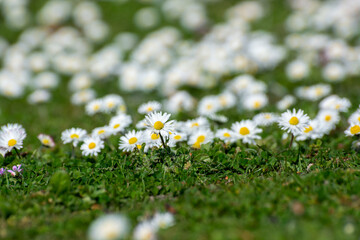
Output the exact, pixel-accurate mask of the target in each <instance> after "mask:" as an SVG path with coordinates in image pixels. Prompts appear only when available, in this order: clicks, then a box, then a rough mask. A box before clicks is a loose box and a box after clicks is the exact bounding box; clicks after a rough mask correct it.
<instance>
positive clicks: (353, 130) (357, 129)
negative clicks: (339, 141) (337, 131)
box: [345, 123, 360, 136]
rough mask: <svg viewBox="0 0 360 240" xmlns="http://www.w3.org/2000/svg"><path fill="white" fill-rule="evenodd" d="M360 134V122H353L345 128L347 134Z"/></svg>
mask: <svg viewBox="0 0 360 240" xmlns="http://www.w3.org/2000/svg"><path fill="white" fill-rule="evenodd" d="M359 134H360V124H358V123H351V124H350V126H349V127H348V129H346V130H345V135H346V136H354V135H359Z"/></svg>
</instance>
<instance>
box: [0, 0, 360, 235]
mask: <svg viewBox="0 0 360 240" xmlns="http://www.w3.org/2000/svg"><path fill="white" fill-rule="evenodd" d="M43 2H44V1H31V3H30V4H31V8H32V9H33V10H34V11H35V10H37V9H38V8H39V7H40V6H41V5H42V4H43ZM235 2H237V1H233V0H231V1H230V0H226V1H220V2H219V3H214V4H211V5H210V6H209V15H210V16H211V17H212V19H215V21H216V22H218V21H222V19H223V18H222V16H223V12H224V10H226V8H227V7H228V6H230V5H231V4H232V3H235ZM266 3H267V4H268V6H269V10H268V11H271V12H272V14H269V15H268V16H267V17H266V18H265V19H263V20H262V21H260V22H258V23H256V24H255V28H256V29H266V30H268V31H272V32H276V33H277V34H278V35H279V36H283V34H284V29H283V28H282V26H281V23H282V22H283V20H284V18H285V17H286V15H287V13H288V12H287V9H286V7H285V3H284V1H281V0H273V1H271V2H270V1H266ZM143 5H144V4H140V3H137V2H134V1H131V0H130V3H128V4H126V5H120V4H118V3H116V2H110V1H103V2H101V3H100V6H101V8H102V9H103V11H104V14H103V15H104V18H105V20H106V21H107V22H109V24H110V26H111V28H112V29H114V32H118V31H121V30H125V31H132V30H133V29H134V25H133V23H132V14H131V13H132V12H134V11H135V9H138V8H139V7H141V6H143ZM174 25H176V23H174ZM0 33H1V34H2V35H6V36H8V38H9V39H10V40H11V41H15V40H16V36H17V35H18V33H13V32H11V31H10V30H9V29H6V27H5V26H4V25H3V23H1V24H0ZM184 34H185V36H186V37H192V36H191V34H189V33H186V32H184ZM139 35H140V36H145V35H146V32H139ZM282 69H283V66H281V67H280V68H279V69H278V70H275V71H271V72H268V73H265V74H259V75H257V76H256V77H257V78H259V79H261V80H264V81H266V82H267V83H268V85H269V86H273V83H274V82H275V81H276V82H279V83H281V84H286V81H285V75H284V72H283V70H282ZM319 76H320V74H319V73H318V72H315V73H314V75H313V79H314V81H315V82H317V81H319V80H320V79H319ZM63 81H64V83H62V85H61V86H60V88H59V89H57V90H56V91H55V92H54V95H53V101H51V102H49V103H46V104H43V105H40V106H30V107H29V105H28V104H27V103H26V100H25V99H18V100H8V99H4V98H1V99H0V109H1V115H0V124H1V125H2V124H6V123H9V122H18V123H21V124H22V125H23V126H24V127H25V128H26V130H27V132H28V135H29V136H28V138H27V139H26V141H25V142H24V151H23V152H24V153H25V154H24V156H23V158H22V159H18V158H17V157H16V156H15V155H12V156H9V157H7V158H6V159H4V158H0V167H1V166H7V167H11V166H12V165H15V164H19V163H21V164H22V166H23V169H24V172H23V175H22V176H21V177H18V178H12V177H10V176H8V175H7V177H0V239H51V240H56V239H85V238H86V231H87V228H88V226H89V224H90V223H91V222H92V221H93V220H94V219H95V218H96V217H98V216H100V215H102V214H104V213H112V212H121V213H124V214H126V215H127V216H129V217H130V219H131V221H132V225H133V226H135V225H136V224H137V223H138V222H139V220H141V219H145V218H147V217H149V216H151V215H152V214H153V213H154V212H156V211H165V210H168V209H173V210H175V212H176V214H175V219H176V224H175V226H173V227H171V228H169V229H167V230H164V231H162V232H160V236H159V237H160V239H204V240H205V239H244V240H251V239H267V240H269V239H317V240H320V239H358V238H359V235H360V230H359V229H358V228H357V226H359V224H360V211H359V208H360V198H359V196H360V167H359V163H360V161H359V156H358V153H356V152H354V151H353V150H351V143H352V141H353V139H350V138H346V137H345V136H344V134H343V131H344V129H345V128H346V125H345V121H343V122H342V124H340V125H339V126H338V128H337V129H336V130H335V131H333V132H332V133H331V135H330V136H327V137H324V138H323V139H322V140H321V141H315V142H314V141H308V142H304V143H301V144H299V146H298V147H296V148H294V149H292V150H287V145H288V142H287V141H286V140H284V141H282V140H281V131H280V130H279V129H278V128H277V127H276V126H274V127H272V128H267V129H264V134H263V136H264V137H265V138H264V139H263V140H261V142H260V143H259V144H260V145H261V148H259V147H246V146H244V145H242V144H240V143H238V144H234V145H232V146H224V145H223V144H222V143H220V142H219V141H217V142H216V143H214V144H213V145H206V146H204V147H203V148H202V149H201V150H192V149H189V147H187V146H186V145H183V146H181V147H180V148H178V149H176V150H174V152H173V153H172V154H171V155H168V154H166V152H164V151H162V150H155V151H152V152H149V153H148V154H146V155H144V154H142V153H139V152H136V153H132V154H125V153H122V152H120V151H118V150H112V149H111V148H110V147H109V146H106V148H105V150H104V151H103V153H102V154H101V155H100V156H99V157H97V158H83V157H80V152H79V151H77V157H76V158H74V159H72V158H71V157H70V155H71V154H70V152H71V148H70V147H69V146H64V145H62V144H61V142H60V133H61V132H62V131H63V130H64V129H66V128H70V127H82V128H85V129H87V130H91V129H93V128H94V127H97V126H102V125H105V124H106V123H107V121H108V119H109V116H96V117H89V116H87V115H85V113H84V108H83V107H76V106H72V105H71V104H70V100H69V98H70V93H69V92H68V91H67V87H66V83H67V81H68V78H67V77H63ZM307 83H308V84H312V83H313V81H310V80H308V82H307ZM286 87H288V88H289V89H290V90H291V89H293V88H294V86H293V85H291V86H290V85H289V86H286ZM335 88H336V89H337V93H338V94H339V95H341V96H347V97H349V98H350V100H351V101H352V102H353V103H355V102H359V95H358V92H359V88H360V87H359V85H356V80H355V79H349V80H347V81H346V84H343V85H341V86H334V89H335ZM114 89H115V90H114ZM188 90H189V91H190V92H192V93H194V94H195V95H196V96H203V95H205V94H209V92H199V90H198V89H188ZM96 91H97V93H98V96H100V97H101V96H103V95H105V94H107V93H119V94H121V95H122V96H123V97H124V98H125V100H126V103H127V105H128V107H129V110H130V112H129V113H130V114H131V115H132V116H133V119H134V121H135V122H136V121H138V120H140V119H141V116H140V115H139V114H137V113H136V107H137V106H138V105H139V104H141V103H142V102H144V101H147V100H150V99H159V96H158V95H157V94H156V93H149V94H143V93H139V92H137V93H123V92H121V91H118V88H117V83H116V80H115V79H114V81H112V82H111V83H106V84H97V85H96ZM269 91H270V99H272V101H273V102H275V100H277V99H278V97H279V96H277V95H276V91H273V90H272V89H269ZM316 105H317V104H314V103H310V102H306V101H302V102H300V103H299V104H298V105H297V107H298V108H302V109H304V110H305V112H307V113H309V115H310V116H311V117H314V115H315V114H316V111H317V108H316ZM356 107H357V106H353V109H354V108H356ZM266 110H269V111H270V110H274V106H272V105H270V106H269V107H267V109H266ZM224 114H225V115H227V116H229V118H230V121H229V123H228V124H225V126H228V125H229V124H231V123H232V122H234V121H237V120H240V119H244V118H250V117H252V116H253V114H252V113H240V114H239V113H238V112H237V111H236V110H235V109H231V110H228V111H227V112H225V113H224ZM193 116H195V115H192V114H191V113H190V114H189V115H185V116H174V118H175V119H182V120H184V119H186V118H188V117H193ZM344 117H347V115H345V116H344ZM39 133H47V134H51V135H53V136H55V140H56V142H57V144H58V146H57V147H56V148H55V149H54V150H49V149H39V147H40V142H38V140H37V139H36V136H37V134H39ZM110 142H111V145H112V146H115V148H116V146H117V144H118V137H112V138H111V139H110ZM310 163H312V164H314V165H313V166H312V167H311V168H310V169H309V170H307V167H308V166H309V164H310ZM351 227H353V228H354V231H353V232H352V231H350V230H351ZM349 229H350V230H349Z"/></svg>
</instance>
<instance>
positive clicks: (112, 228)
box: [88, 214, 130, 240]
mask: <svg viewBox="0 0 360 240" xmlns="http://www.w3.org/2000/svg"><path fill="white" fill-rule="evenodd" d="M129 230H130V223H129V220H128V219H127V218H126V217H125V216H123V215H120V214H108V215H105V216H102V217H100V218H98V219H96V220H95V221H94V222H92V223H91V225H90V227H89V231H88V238H89V239H90V240H114V239H124V238H126V237H127V235H128V234H129Z"/></svg>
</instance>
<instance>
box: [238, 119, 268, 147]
mask: <svg viewBox="0 0 360 240" xmlns="http://www.w3.org/2000/svg"><path fill="white" fill-rule="evenodd" d="M231 130H232V131H233V132H234V137H235V139H240V140H242V141H243V143H249V144H255V139H261V137H260V136H259V135H258V134H259V133H262V131H263V130H262V129H261V128H258V127H257V126H256V124H255V123H254V122H253V121H251V120H242V121H240V122H235V123H233V124H232V125H231Z"/></svg>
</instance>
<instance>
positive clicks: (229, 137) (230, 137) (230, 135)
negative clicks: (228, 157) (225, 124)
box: [215, 128, 235, 144]
mask: <svg viewBox="0 0 360 240" xmlns="http://www.w3.org/2000/svg"><path fill="white" fill-rule="evenodd" d="M234 135H235V133H234V132H233V131H231V130H230V129H227V128H222V129H219V130H217V131H216V134H215V137H217V138H219V139H221V140H223V141H224V142H225V143H227V144H228V143H232V142H234V141H235V138H234Z"/></svg>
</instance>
